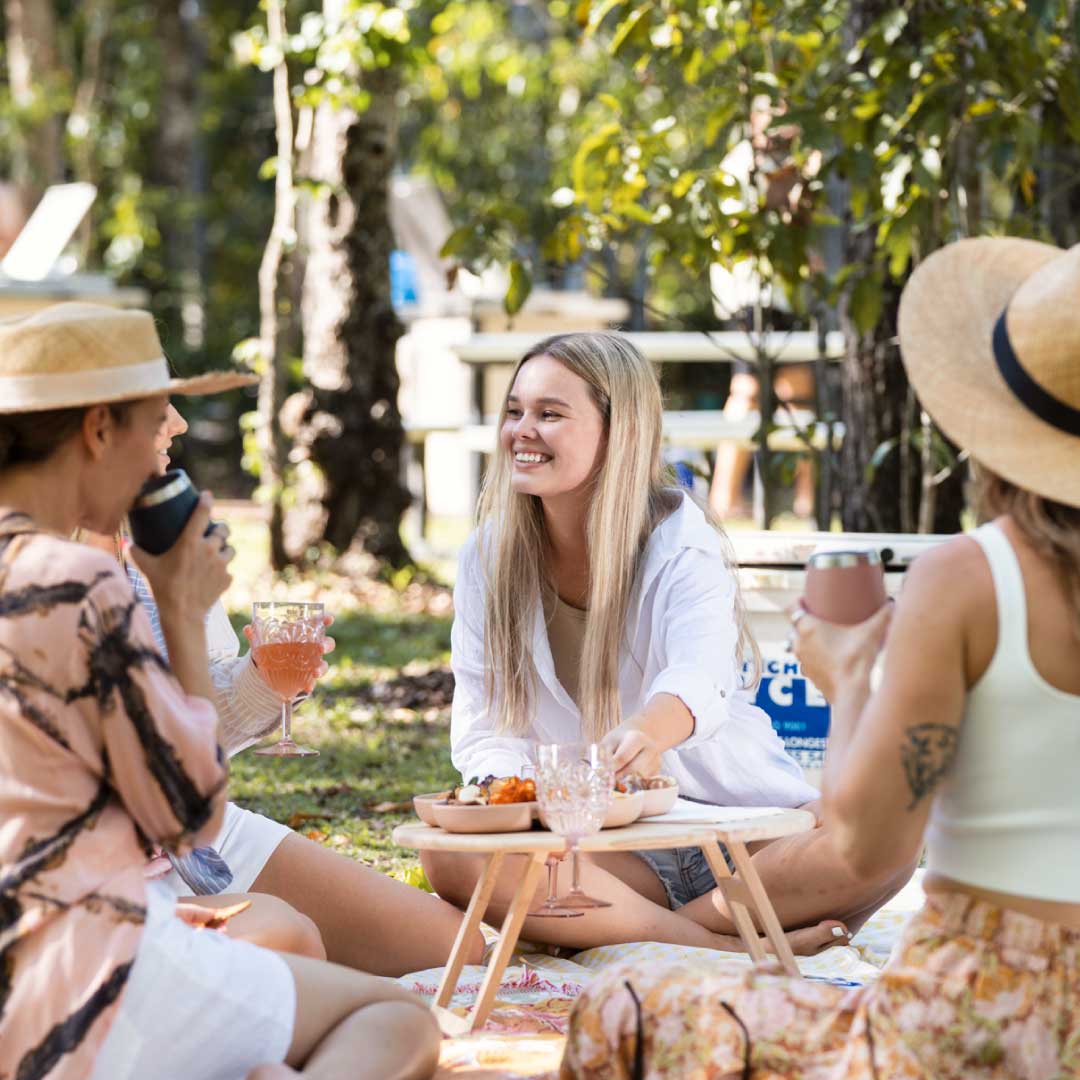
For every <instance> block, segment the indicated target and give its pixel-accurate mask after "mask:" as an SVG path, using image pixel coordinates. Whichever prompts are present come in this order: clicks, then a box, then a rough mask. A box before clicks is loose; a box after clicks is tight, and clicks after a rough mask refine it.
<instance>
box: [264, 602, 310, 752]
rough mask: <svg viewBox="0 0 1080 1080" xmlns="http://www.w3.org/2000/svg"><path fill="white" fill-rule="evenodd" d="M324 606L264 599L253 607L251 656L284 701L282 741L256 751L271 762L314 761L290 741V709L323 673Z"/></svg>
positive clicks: (282, 704) (308, 748) (271, 686)
mask: <svg viewBox="0 0 1080 1080" xmlns="http://www.w3.org/2000/svg"><path fill="white" fill-rule="evenodd" d="M323 614H324V613H323V605H322V604H310V603H298V602H296V601H291V600H289V601H282V600H266V601H260V602H258V603H255V604H253V605H252V611H251V625H252V630H253V631H254V632H253V634H252V642H251V653H252V656H253V657H254V660H255V664H256V666H257V667H258V669H259V673H260V674H261V675H262V677H263V678H264V679H265V680H266V683H267V685H268V686H269V687H270V689H271V690H273V691H274V693H275V694H277V696H278V697H279V698H281V738H280V739H279V740H278V741H277V742H276V743H274V745H273V746H261V747H259V749H258V750H256V751H255V753H256V754H263V755H266V756H268V757H314V756H315V755H317V754H318V753H319V751H318V750H313V749H311V747H308V746H298V745H297V744H296V743H295V742H294V741H293V737H292V710H293V702H294V701H295V700H296V698H297V696H298V695H299V694H301V693H303V692H304V691H306V690H307V688H308V686H309V685H310V683H311V681H312V680H313V679H314V678H315V677H316V676H317V675H318V674H319V668H320V667H321V665H322V658H323V638H324V637H325V634H326V620H325V619H324V617H323Z"/></svg>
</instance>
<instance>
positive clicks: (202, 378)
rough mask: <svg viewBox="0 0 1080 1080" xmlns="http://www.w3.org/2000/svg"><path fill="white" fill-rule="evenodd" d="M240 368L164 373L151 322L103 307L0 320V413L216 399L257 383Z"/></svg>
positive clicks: (78, 306)
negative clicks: (158, 399)
mask: <svg viewBox="0 0 1080 1080" xmlns="http://www.w3.org/2000/svg"><path fill="white" fill-rule="evenodd" d="M258 381H259V379H258V376H256V375H252V374H251V373H249V372H242V371H214V372H209V373H207V374H205V375H197V376H195V377H194V378H191V379H174V378H172V377H171V376H170V374H169V364H168V361H167V360H166V359H165V355H164V352H163V350H162V348H161V342H160V341H159V340H158V335H157V330H156V329H155V327H154V319H153V316H151V315H150V314H149V313H148V312H145V311H126V310H122V309H119V308H111V307H106V306H104V305H102V304H82V303H70V304H55V305H53V306H52V307H47V308H44V309H42V310H41V311H38V312H35V313H34V314H33V315H28V316H25V317H23V318H19V319H9V320H6V321H3V322H0V413H22V412H42V411H44V410H46V409H66V408H75V407H76V406H82V405H101V404H106V403H109V402H114V401H131V400H134V399H136V398H143V397H150V396H152V395H154V394H219V393H221V392H222V391H225V390H233V389H235V388H236V387H238V386H250V385H252V384H253V383H256V382H258Z"/></svg>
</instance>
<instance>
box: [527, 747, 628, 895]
mask: <svg viewBox="0 0 1080 1080" xmlns="http://www.w3.org/2000/svg"><path fill="white" fill-rule="evenodd" d="M537 755H538V764H537V770H536V779H537V784H536V796H537V799H538V800H539V802H540V809H541V810H542V811H543V814H544V819H545V821H546V822H547V827H548V828H549V829H550V830H551V831H552V832H554V833H558V834H559V835H560V836H564V837H566V840H567V842H568V844H569V848H570V866H571V871H570V875H571V885H570V892H569V893H568V894H567V895H566V896H564V897H563V898H562V899H561V900H560V901H559V905H560V906H561V907H566V908H576V909H584V910H587V909H590V908H606V907H611V904H609V903H608V902H607V901H606V900H597V899H596V898H595V897H592V896H587V895H586V894H585V892H584V890H583V889H582V888H581V884H580V882H579V878H578V869H579V868H578V843H579V842H580V841H581V839H582V838H583V837H585V836H592V835H593V834H594V833H597V832H599V831H600V827H601V826H602V825H603V823H604V817H605V815H606V814H607V812H608V808H609V807H610V806H611V800H612V797H613V796H612V793H613V791H614V787H615V767H614V765H613V764H612V761H611V757H610V755H609V754H608V752H607V751H606V750H605V749H604V748H603V747H601V746H599V745H597V744H596V743H589V744H571V745H567V746H561V745H551V746H541V747H539V748H538V751H537Z"/></svg>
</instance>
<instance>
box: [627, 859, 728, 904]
mask: <svg viewBox="0 0 1080 1080" xmlns="http://www.w3.org/2000/svg"><path fill="white" fill-rule="evenodd" d="M720 850H721V851H722V852H723V854H724V861H725V862H726V863H727V864H728V869H729V870H730V871H731V872H732V873H734V872H735V864H734V863H733V862H732V861H731V856H730V855H729V854H728V850H727V848H726V847H724V845H723V844H721V845H720ZM634 854H635V855H636V856H637V857H638V858H639V859H641V860H642V861H643V862H644V863H645V864H646V865H647V866H648V867H649V869H650V870H652V872H653V873H654V874H655V875H656V876H657V877H658V878H659V879H660V884H661V885H663V886H664V892H665V893H667V899H668V907H669V908H671V910H672V911H675V910H676V909H677V908H681V907H682V906H683V905H684V904H689V903H690V901H691V900H696V899H697V898H698V897H699V896H705V895H706V893H710V892H712V891H713V889H715V888H716V878H715V877H713V872H712V870H710V869H709V863H708V860H707V859H706V858H705V853H704V852H703V851H702V850H701V848H696V847H683V848H658V849H656V850H655V851H635V852H634Z"/></svg>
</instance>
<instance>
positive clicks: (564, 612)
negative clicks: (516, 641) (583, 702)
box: [545, 595, 588, 705]
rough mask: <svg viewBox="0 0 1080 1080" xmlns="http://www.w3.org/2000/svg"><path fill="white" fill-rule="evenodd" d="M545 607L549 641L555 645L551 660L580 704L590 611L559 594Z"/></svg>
mask: <svg viewBox="0 0 1080 1080" xmlns="http://www.w3.org/2000/svg"><path fill="white" fill-rule="evenodd" d="M549 604H550V607H549ZM545 610H546V614H547V628H548V642H549V644H550V645H551V659H552V660H553V661H554V662H555V674H556V676H558V679H559V682H561V683H562V685H563V689H564V690H565V691H566V692H567V693H568V694H569V695H570V698H571V700H572V701H573V702H574V704H575V705H579V704H580V702H579V701H578V681H579V679H580V676H581V646H582V643H583V642H584V641H585V618H586V616H587V614H588V613H587V612H585V611H582V610H581V608H576V607H571V606H570V605H569V604H567V603H566V602H565V601H563V600H560V599H559V597H558V596H557V595H556V596H555V598H554V599H553V600H551V601H549V602H548V603H547V604H545Z"/></svg>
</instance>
